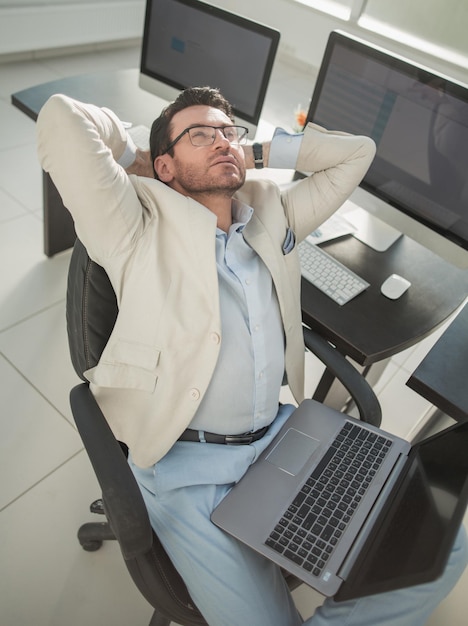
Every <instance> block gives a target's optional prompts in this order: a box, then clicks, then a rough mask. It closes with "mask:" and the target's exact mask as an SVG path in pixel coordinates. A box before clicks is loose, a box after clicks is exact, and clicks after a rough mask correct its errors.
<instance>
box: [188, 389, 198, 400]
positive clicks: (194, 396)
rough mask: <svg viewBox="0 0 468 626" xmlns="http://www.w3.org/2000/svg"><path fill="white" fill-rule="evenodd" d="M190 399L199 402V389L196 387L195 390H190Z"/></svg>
mask: <svg viewBox="0 0 468 626" xmlns="http://www.w3.org/2000/svg"><path fill="white" fill-rule="evenodd" d="M190 397H191V399H192V400H199V399H200V391H199V390H198V389H195V387H194V388H193V389H190Z"/></svg>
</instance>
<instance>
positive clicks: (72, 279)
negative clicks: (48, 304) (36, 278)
mask: <svg viewBox="0 0 468 626" xmlns="http://www.w3.org/2000/svg"><path fill="white" fill-rule="evenodd" d="M66 309H67V333H68V345H69V349H70V356H71V360H72V363H73V367H74V368H75V372H76V373H77V374H78V376H79V377H80V378H81V379H82V380H84V381H86V378H85V377H84V375H83V372H85V371H86V370H87V369H89V368H91V367H94V366H95V365H97V363H98V361H99V359H100V357H101V354H102V351H103V349H104V346H105V345H106V343H107V341H108V340H109V337H110V334H111V332H112V329H113V328H114V324H115V320H116V318H117V313H118V307H117V299H116V297H115V293H114V289H113V287H112V285H111V282H110V280H109V277H108V276H107V274H106V271H105V270H104V269H103V268H102V267H101V266H100V265H98V264H97V263H95V262H94V261H92V260H91V259H90V258H89V256H88V252H87V251H86V248H85V247H84V245H83V244H82V243H81V241H80V240H79V239H77V240H76V242H75V245H74V247H73V252H72V256H71V259H70V267H69V270H68V285H67V307H66Z"/></svg>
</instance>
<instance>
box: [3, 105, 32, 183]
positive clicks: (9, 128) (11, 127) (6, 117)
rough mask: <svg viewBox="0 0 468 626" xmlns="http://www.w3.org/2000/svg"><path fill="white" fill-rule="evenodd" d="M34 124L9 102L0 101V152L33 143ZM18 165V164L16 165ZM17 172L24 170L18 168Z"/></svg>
mask: <svg viewBox="0 0 468 626" xmlns="http://www.w3.org/2000/svg"><path fill="white" fill-rule="evenodd" d="M35 132H36V130H35V124H34V122H33V120H32V119H30V118H29V117H27V116H26V115H25V114H24V113H22V112H21V111H20V110H19V109H17V108H16V107H14V106H12V105H11V104H10V102H4V101H3V100H0V137H1V139H0V152H1V151H3V150H7V149H8V148H14V147H15V146H21V145H23V144H32V143H33V142H35ZM17 165H18V164H17ZM18 170H19V171H22V172H23V175H24V170H23V168H21V167H18Z"/></svg>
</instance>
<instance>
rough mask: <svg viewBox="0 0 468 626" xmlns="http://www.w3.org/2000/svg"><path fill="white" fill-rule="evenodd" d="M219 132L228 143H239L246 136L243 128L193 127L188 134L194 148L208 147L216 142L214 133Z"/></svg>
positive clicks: (245, 130)
mask: <svg viewBox="0 0 468 626" xmlns="http://www.w3.org/2000/svg"><path fill="white" fill-rule="evenodd" d="M218 130H220V131H221V132H222V133H223V135H224V136H225V137H226V139H227V140H228V141H229V143H241V142H242V141H243V140H244V139H245V136H246V134H247V129H246V128H244V127H243V126H217V127H215V126H195V127H194V128H190V129H189V131H188V133H189V137H190V141H191V142H192V144H193V145H194V146H209V145H211V144H213V143H214V142H215V140H216V131H218Z"/></svg>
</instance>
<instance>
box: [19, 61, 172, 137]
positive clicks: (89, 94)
mask: <svg viewBox="0 0 468 626" xmlns="http://www.w3.org/2000/svg"><path fill="white" fill-rule="evenodd" d="M138 76H139V71H138V70H137V69H128V70H118V71H115V72H96V73H95V74H85V75H80V76H70V77H69V78H60V79H58V80H53V81H50V82H48V83H43V84H40V85H36V86H34V87H29V88H28V89H23V90H22V91H18V92H16V93H14V94H12V96H11V102H12V104H13V105H14V106H15V107H17V108H18V109H20V110H21V111H23V113H25V114H26V115H27V116H28V117H30V118H31V119H33V120H34V121H36V119H37V116H38V114H39V111H40V110H41V108H42V106H43V105H44V104H45V102H46V101H47V99H48V98H49V97H50V96H52V95H53V94H55V93H63V94H65V95H67V96H70V97H71V98H76V99H77V100H81V101H82V102H90V103H92V104H96V105H98V106H102V107H109V108H110V109H112V110H113V111H114V112H115V113H116V114H117V115H118V116H119V117H120V119H122V120H126V121H131V122H133V123H134V124H136V125H137V124H145V125H151V122H152V121H153V120H154V119H155V118H156V117H157V116H158V115H159V113H160V111H161V107H162V106H163V105H164V101H163V100H161V99H159V98H156V97H155V96H153V95H151V94H150V93H148V92H147V91H144V90H143V89H141V88H140V87H139V86H138Z"/></svg>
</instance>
